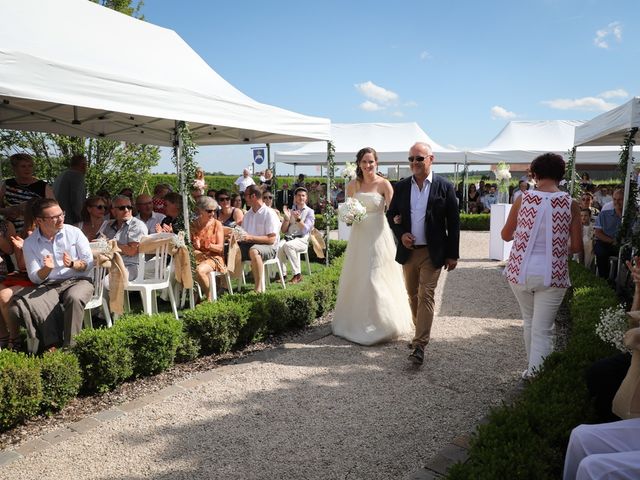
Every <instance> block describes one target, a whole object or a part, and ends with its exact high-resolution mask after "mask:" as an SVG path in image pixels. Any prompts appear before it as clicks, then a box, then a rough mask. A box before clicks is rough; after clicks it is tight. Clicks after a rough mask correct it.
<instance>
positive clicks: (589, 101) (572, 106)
mask: <svg viewBox="0 0 640 480" xmlns="http://www.w3.org/2000/svg"><path fill="white" fill-rule="evenodd" d="M542 104H543V105H547V106H548V107H551V108H555V109H556V110H595V111H601V112H606V111H607V110H611V109H612V108H614V107H617V105H616V104H615V103H609V102H606V101H605V100H604V99H602V98H598V97H582V98H557V99H555V100H545V101H543V102H542Z"/></svg>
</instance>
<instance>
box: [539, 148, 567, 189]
mask: <svg viewBox="0 0 640 480" xmlns="http://www.w3.org/2000/svg"><path fill="white" fill-rule="evenodd" d="M565 168H566V167H565V163H564V159H563V158H562V156H561V155H558V154H557V153H552V152H549V153H543V154H542V155H539V156H538V157H536V158H534V160H533V162H531V173H532V174H533V175H535V177H536V179H538V180H544V179H546V178H549V179H551V180H555V181H556V182H560V180H562V179H563V178H564V172H565Z"/></svg>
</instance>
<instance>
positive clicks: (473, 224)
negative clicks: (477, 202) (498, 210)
mask: <svg viewBox="0 0 640 480" xmlns="http://www.w3.org/2000/svg"><path fill="white" fill-rule="evenodd" d="M489 225H490V215H489V214H488V213H461V214H460V230H475V231H487V232H488V231H489Z"/></svg>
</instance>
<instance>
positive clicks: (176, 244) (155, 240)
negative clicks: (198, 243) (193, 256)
mask: <svg viewBox="0 0 640 480" xmlns="http://www.w3.org/2000/svg"><path fill="white" fill-rule="evenodd" d="M166 244H169V249H168V253H169V255H171V256H172V257H173V268H174V274H175V278H176V282H178V283H179V284H181V285H182V287H183V288H186V289H189V288H193V275H192V273H191V261H190V259H189V250H188V249H187V247H186V245H185V244H184V233H183V232H180V234H178V235H174V234H162V233H160V234H155V235H151V236H148V237H142V239H141V241H140V245H139V247H138V252H140V253H144V254H152V253H155V252H156V249H158V248H163V247H164V246H165V245H166Z"/></svg>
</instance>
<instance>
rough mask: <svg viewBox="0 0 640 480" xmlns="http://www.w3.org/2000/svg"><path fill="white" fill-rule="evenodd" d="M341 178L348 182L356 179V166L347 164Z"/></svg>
mask: <svg viewBox="0 0 640 480" xmlns="http://www.w3.org/2000/svg"><path fill="white" fill-rule="evenodd" d="M342 177H343V178H345V179H349V180H353V179H354V178H356V164H355V163H349V162H347V163H346V164H345V165H344V168H343V169H342Z"/></svg>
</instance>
